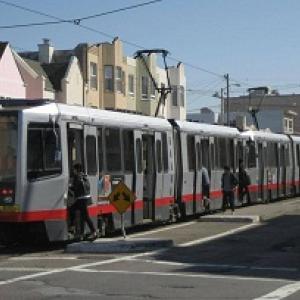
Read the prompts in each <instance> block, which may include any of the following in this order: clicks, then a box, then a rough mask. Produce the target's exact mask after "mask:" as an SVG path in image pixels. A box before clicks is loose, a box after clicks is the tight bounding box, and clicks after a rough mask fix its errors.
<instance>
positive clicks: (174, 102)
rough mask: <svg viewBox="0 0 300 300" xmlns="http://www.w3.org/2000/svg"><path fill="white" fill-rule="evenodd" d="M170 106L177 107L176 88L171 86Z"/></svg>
mask: <svg viewBox="0 0 300 300" xmlns="http://www.w3.org/2000/svg"><path fill="white" fill-rule="evenodd" d="M172 105H173V106H177V105H178V100H177V86H176V85H173V86H172Z"/></svg>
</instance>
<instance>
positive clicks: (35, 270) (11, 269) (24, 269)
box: [0, 267, 56, 272]
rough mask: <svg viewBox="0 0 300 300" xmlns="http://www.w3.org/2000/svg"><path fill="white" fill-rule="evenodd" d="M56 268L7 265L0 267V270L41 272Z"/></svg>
mask: <svg viewBox="0 0 300 300" xmlns="http://www.w3.org/2000/svg"><path fill="white" fill-rule="evenodd" d="M53 270H56V269H54V268H49V269H48V268H31V267H29V268H25V267H16V268H14V267H7V268H0V272H42V271H53Z"/></svg>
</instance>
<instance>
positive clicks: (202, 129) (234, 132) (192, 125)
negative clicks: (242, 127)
mask: <svg viewBox="0 0 300 300" xmlns="http://www.w3.org/2000/svg"><path fill="white" fill-rule="evenodd" d="M174 122H175V123H176V124H177V125H178V127H179V128H180V129H181V130H182V131H186V132H192V133H195V134H197V133H199V134H202V135H208V136H209V135H212V136H224V137H238V136H239V135H240V132H239V131H238V129H237V128H233V127H227V126H221V125H210V124H204V123H196V122H188V121H177V120H176V121H174Z"/></svg>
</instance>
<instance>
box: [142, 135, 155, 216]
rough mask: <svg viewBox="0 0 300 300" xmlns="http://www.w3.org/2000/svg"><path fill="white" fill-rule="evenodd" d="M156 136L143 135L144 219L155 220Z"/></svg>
mask: <svg viewBox="0 0 300 300" xmlns="http://www.w3.org/2000/svg"><path fill="white" fill-rule="evenodd" d="M154 141H155V140H154V135H153V134H143V135H142V150H143V151H142V152H143V155H142V157H143V218H144V219H151V220H152V219H154V216H155V215H154V213H155V211H154V208H155V205H154V196H155V179H156V178H155V174H156V173H155V160H154V157H155V153H154V150H155V149H154Z"/></svg>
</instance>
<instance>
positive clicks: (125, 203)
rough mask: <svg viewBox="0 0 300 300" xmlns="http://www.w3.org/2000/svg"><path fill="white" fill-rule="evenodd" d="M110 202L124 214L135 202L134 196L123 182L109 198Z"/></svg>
mask: <svg viewBox="0 0 300 300" xmlns="http://www.w3.org/2000/svg"><path fill="white" fill-rule="evenodd" d="M108 199H109V202H110V203H111V204H112V205H113V206H114V207H115V209H116V210H117V211H118V212H119V213H120V214H122V213H124V212H125V211H126V210H127V209H128V207H129V206H130V205H131V204H132V203H133V202H134V195H133V193H132V192H131V190H130V189H129V188H128V187H127V186H126V184H125V183H123V182H122V181H121V182H119V183H118V184H117V185H116V187H115V188H114V189H113V191H112V192H111V193H110V195H109V196H108Z"/></svg>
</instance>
